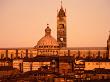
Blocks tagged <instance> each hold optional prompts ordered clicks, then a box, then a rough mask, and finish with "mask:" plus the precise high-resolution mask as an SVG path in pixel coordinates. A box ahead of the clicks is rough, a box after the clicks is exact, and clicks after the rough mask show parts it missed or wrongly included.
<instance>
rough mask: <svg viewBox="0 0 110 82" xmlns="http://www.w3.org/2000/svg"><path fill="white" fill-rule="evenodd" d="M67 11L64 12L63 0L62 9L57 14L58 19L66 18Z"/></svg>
mask: <svg viewBox="0 0 110 82" xmlns="http://www.w3.org/2000/svg"><path fill="white" fill-rule="evenodd" d="M65 13H66V11H64V10H63V6H62V0H61V8H60V10H59V12H58V14H57V17H65V16H66V14H65Z"/></svg>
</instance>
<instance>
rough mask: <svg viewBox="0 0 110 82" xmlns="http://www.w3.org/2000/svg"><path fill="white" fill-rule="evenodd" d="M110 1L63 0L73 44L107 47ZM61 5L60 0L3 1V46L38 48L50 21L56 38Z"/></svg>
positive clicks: (0, 22)
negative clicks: (58, 11) (58, 13)
mask: <svg viewBox="0 0 110 82" xmlns="http://www.w3.org/2000/svg"><path fill="white" fill-rule="evenodd" d="M50 3H51V4H50ZM109 4H110V1H109V0H95V1H92V0H89V1H88V0H83V1H81V0H77V1H76V0H71V1H67V0H63V8H64V9H65V8H66V11H67V45H68V46H69V47H100V46H101V47H102V46H104V47H106V45H107V39H108V35H109V30H110V22H109V21H110V15H109V14H110V9H109V8H110V6H109ZM60 6H61V3H60V0H53V1H52V0H45V1H43V0H42V1H41V0H33V1H30V0H19V1H18V0H7V1H4V0H1V2H0V18H1V19H0V28H1V30H0V37H1V38H0V48H2V47H4V48H5V47H6V48H7V47H34V45H36V44H37V41H38V40H39V39H40V38H41V37H42V36H44V35H45V33H44V30H45V28H46V24H47V23H48V24H49V26H50V28H51V29H52V36H54V37H55V38H56V33H57V31H56V30H57V23H56V21H57V9H58V10H59V9H60Z"/></svg>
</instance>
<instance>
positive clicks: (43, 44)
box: [35, 24, 59, 48]
mask: <svg viewBox="0 0 110 82" xmlns="http://www.w3.org/2000/svg"><path fill="white" fill-rule="evenodd" d="M58 47H59V44H58V42H57V41H56V39H55V38H53V37H52V36H51V29H50V28H49V26H48V24H47V28H46V29H45V36H44V37H42V38H41V39H40V40H39V41H38V43H37V45H36V46H35V48H58Z"/></svg>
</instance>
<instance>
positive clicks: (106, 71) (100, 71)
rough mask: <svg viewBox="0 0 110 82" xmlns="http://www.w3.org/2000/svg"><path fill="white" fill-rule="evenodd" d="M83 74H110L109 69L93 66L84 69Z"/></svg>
mask: <svg viewBox="0 0 110 82" xmlns="http://www.w3.org/2000/svg"><path fill="white" fill-rule="evenodd" d="M84 73H85V74H110V69H104V68H95V69H94V70H85V71H84Z"/></svg>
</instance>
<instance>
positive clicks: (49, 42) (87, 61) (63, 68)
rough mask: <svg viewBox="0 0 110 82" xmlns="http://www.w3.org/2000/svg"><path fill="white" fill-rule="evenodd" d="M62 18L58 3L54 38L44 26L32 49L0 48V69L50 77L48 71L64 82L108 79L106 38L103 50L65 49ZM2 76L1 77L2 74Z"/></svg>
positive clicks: (109, 60)
mask: <svg viewBox="0 0 110 82" xmlns="http://www.w3.org/2000/svg"><path fill="white" fill-rule="evenodd" d="M66 17H67V15H66V9H64V8H63V6H62V4H61V8H60V9H59V11H58V12H57V18H56V19H57V28H56V29H57V38H54V37H53V36H52V35H51V27H50V26H49V24H47V26H46V28H45V30H44V36H43V37H42V38H41V39H40V40H39V41H38V42H37V44H35V46H33V47H27V48H0V67H4V66H10V67H13V68H16V69H17V70H19V71H20V72H21V73H26V72H30V71H35V72H36V71H43V73H46V74H47V72H49V74H50V72H51V73H53V75H55V76H56V77H57V74H58V75H59V77H62V78H63V77H64V80H65V78H66V79H68V78H69V79H71V78H72V79H73V78H74V79H80V80H82V79H83V80H91V79H94V78H96V77H95V75H96V76H97V78H98V79H99V78H100V79H105V78H109V79H110V35H109V37H108V40H107V47H67V24H66V22H67V20H66ZM94 70H95V71H98V73H97V72H95V73H96V74H95V75H94ZM104 70H105V71H104ZM99 71H100V72H99ZM101 71H103V72H101ZM105 72H106V73H109V74H106V73H105ZM37 73H38V72H37ZM56 73H57V74H56ZM92 73H93V74H92ZM33 74H34V73H33ZM40 74H41V73H40ZM3 75H4V76H5V74H3ZM50 75H51V74H50ZM53 75H51V76H53ZM92 75H93V77H92ZM41 76H42V75H41ZM23 82H24V81H23ZM38 82H44V81H38ZM45 82H53V81H45ZM55 82H74V81H73V80H72V81H55ZM79 82H81V81H79Z"/></svg>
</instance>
